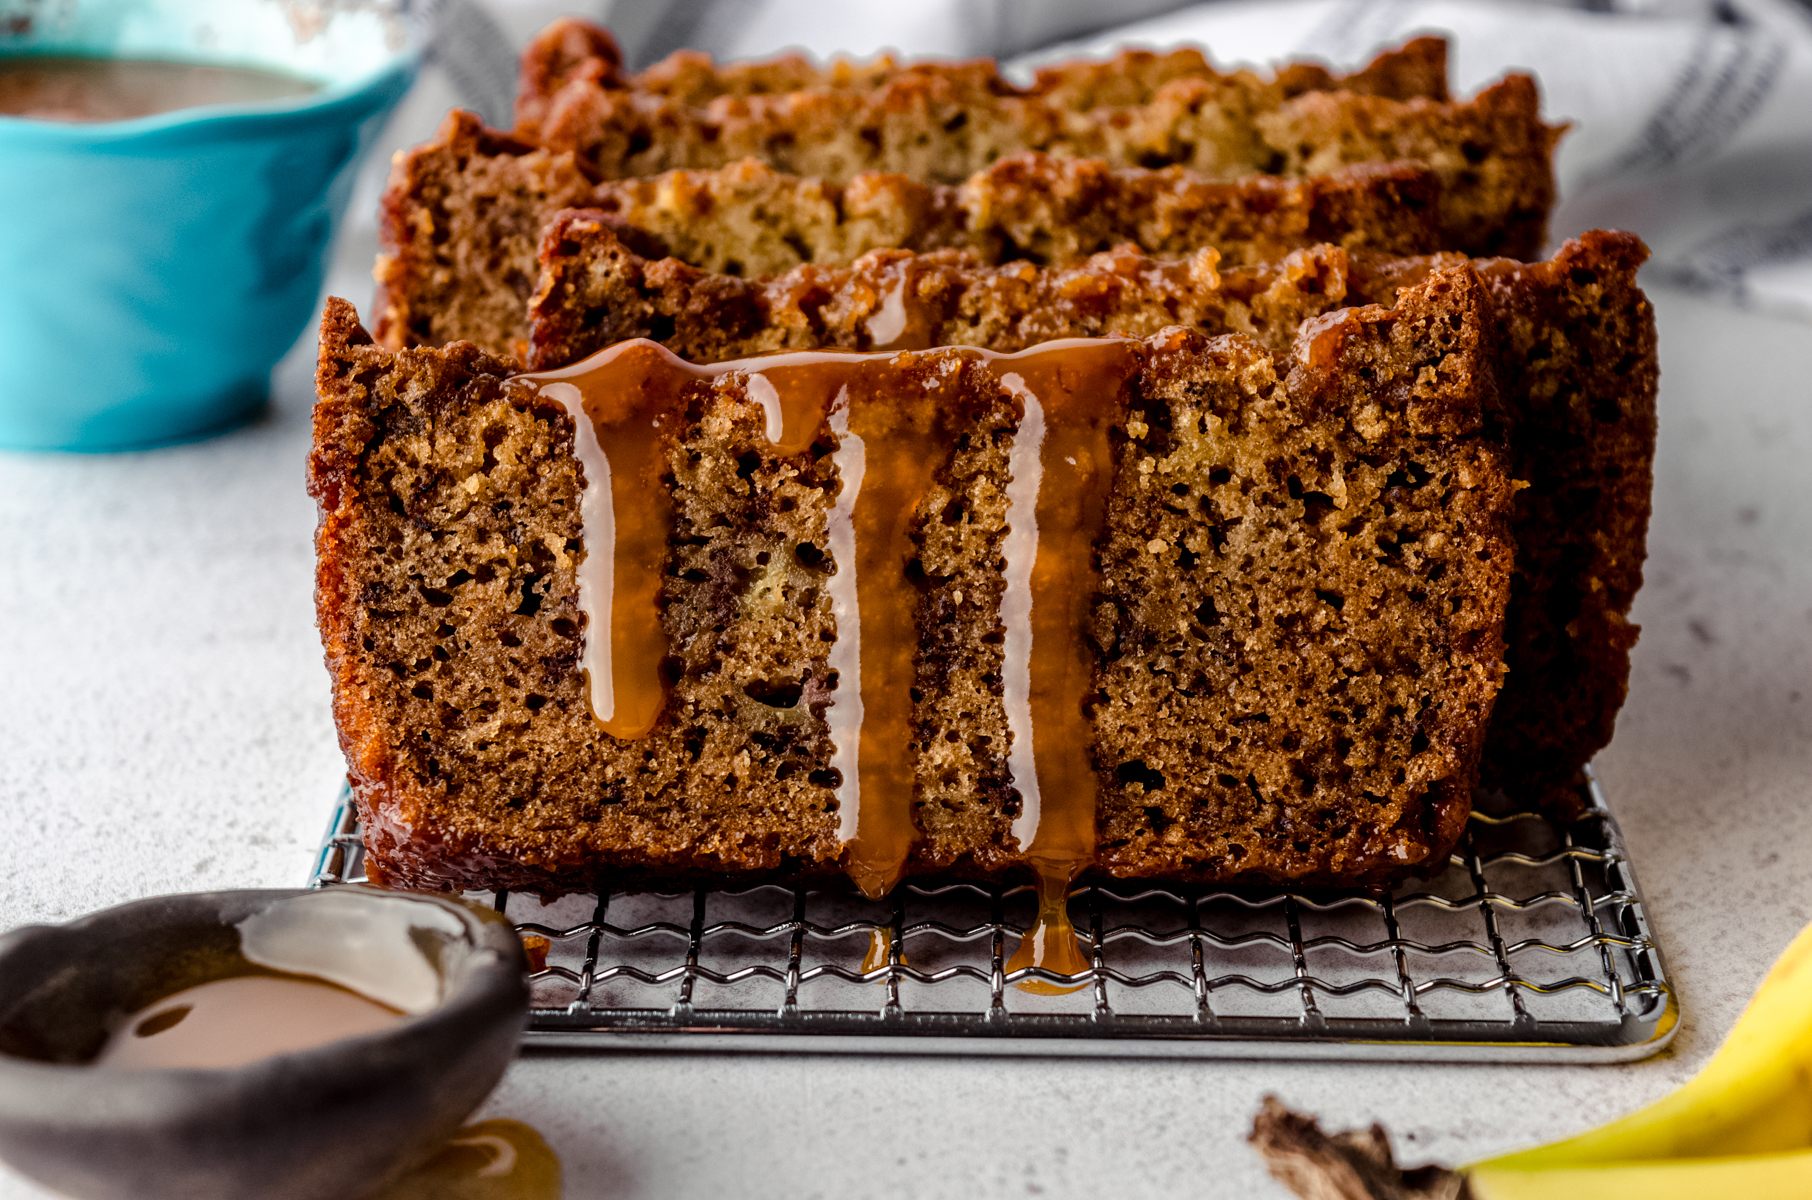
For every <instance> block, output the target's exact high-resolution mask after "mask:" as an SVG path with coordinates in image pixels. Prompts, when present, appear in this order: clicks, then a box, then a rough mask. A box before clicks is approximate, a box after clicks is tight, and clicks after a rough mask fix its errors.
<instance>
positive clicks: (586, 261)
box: [530, 212, 1658, 814]
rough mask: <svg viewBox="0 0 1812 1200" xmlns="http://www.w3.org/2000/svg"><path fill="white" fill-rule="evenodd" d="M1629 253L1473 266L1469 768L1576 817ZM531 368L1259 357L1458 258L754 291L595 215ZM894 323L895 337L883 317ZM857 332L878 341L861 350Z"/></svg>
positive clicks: (876, 262) (557, 250) (1646, 444)
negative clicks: (1480, 615)
mask: <svg viewBox="0 0 1812 1200" xmlns="http://www.w3.org/2000/svg"><path fill="white" fill-rule="evenodd" d="M1646 257H1647V251H1646V250H1645V249H1644V248H1643V246H1642V243H1641V241H1640V240H1639V239H1637V238H1636V237H1635V236H1633V235H1631V234H1626V233H1607V232H1602V231H1598V232H1593V233H1588V234H1586V235H1585V236H1583V237H1582V238H1579V239H1575V240H1573V241H1569V242H1567V243H1566V244H1565V245H1563V246H1562V247H1561V249H1560V250H1559V251H1557V252H1556V254H1555V255H1554V257H1553V258H1552V259H1551V260H1549V261H1547V262H1542V263H1533V264H1522V263H1515V262H1511V261H1508V260H1494V261H1486V262H1481V263H1479V264H1477V266H1478V269H1479V272H1480V275H1481V277H1482V278H1483V280H1484V282H1485V285H1486V288H1487V291H1488V293H1489V297H1490V299H1489V303H1488V304H1487V318H1486V319H1487V320H1488V321H1489V322H1490V323H1491V327H1492V329H1493V334H1492V338H1491V341H1492V345H1493V346H1494V347H1495V349H1496V353H1497V358H1498V370H1499V373H1500V375H1501V378H1502V379H1503V382H1504V391H1503V395H1504V399H1505V404H1504V409H1503V415H1502V418H1501V420H1502V423H1503V426H1504V430H1505V433H1506V436H1507V437H1508V440H1509V445H1510V450H1511V456H1512V458H1511V461H1512V473H1513V475H1514V476H1515V477H1516V478H1517V479H1518V480H1520V481H1524V482H1526V483H1527V484H1528V485H1529V486H1528V487H1527V488H1525V489H1524V490H1523V491H1522V493H1521V494H1519V496H1518V499H1517V504H1516V507H1515V513H1514V518H1513V527H1514V530H1515V534H1516V541H1517V547H1518V549H1517V574H1516V588H1515V593H1514V599H1513V601H1512V604H1511V607H1510V613H1509V617H1508V623H1507V641H1508V652H1507V661H1508V664H1509V668H1510V674H1509V678H1508V680H1507V682H1506V684H1505V687H1504V692H1503V696H1502V698H1501V699H1500V701H1499V704H1498V716H1497V717H1496V718H1495V719H1494V720H1493V722H1492V729H1491V736H1490V740H1489V741H1488V743H1487V747H1486V771H1485V779H1486V782H1487V783H1488V784H1490V785H1493V786H1504V787H1508V788H1512V789H1514V790H1515V792H1516V794H1517V795H1518V796H1519V797H1523V798H1526V799H1527V800H1529V801H1531V802H1539V803H1542V804H1544V805H1546V806H1548V807H1550V808H1551V809H1553V810H1554V811H1556V812H1558V813H1561V814H1572V813H1576V812H1577V811H1578V809H1579V805H1580V803H1581V801H1580V793H1579V790H1578V787H1577V784H1578V781H1579V772H1580V769H1581V767H1583V766H1584V764H1585V763H1586V762H1588V761H1589V760H1590V759H1591V757H1592V755H1593V754H1595V753H1596V752H1597V751H1598V750H1600V749H1602V748H1603V747H1604V746H1605V745H1606V744H1608V743H1609V741H1610V737H1611V732H1612V727H1613V724H1614V722H1615V720H1616V714H1617V711H1618V709H1619V708H1620V707H1621V706H1622V703H1623V698H1624V694H1625V691H1626V689H1627V684H1628V676H1629V652H1630V649H1631V647H1632V646H1633V645H1634V644H1635V639H1636V633H1637V629H1636V627H1635V626H1634V625H1632V624H1631V623H1630V622H1629V620H1628V614H1629V609H1630V605H1631V603H1632V602H1633V601H1634V599H1635V594H1636V591H1637V589H1638V588H1640V586H1641V583H1642V561H1643V557H1644V553H1645V546H1646V535H1647V528H1648V515H1649V503H1650V501H1649V496H1650V491H1651V482H1652V466H1653V460H1654V446H1655V392H1656V386H1657V382H1658V369H1657V365H1656V352H1655V328H1654V313H1653V310H1652V308H1651V307H1650V305H1649V303H1648V300H1647V298H1646V297H1644V296H1643V294H1642V292H1641V289H1640V288H1638V287H1637V286H1636V270H1637V268H1638V267H1639V266H1640V265H1641V263H1642V261H1643V260H1644V258H1646ZM542 260H543V272H542V281H541V287H540V290H539V291H538V292H537V294H536V298H535V301H534V305H533V325H534V328H533V337H532V344H531V351H530V361H531V363H533V364H534V365H535V366H537V367H538V368H546V367H553V366H558V365H561V364H564V363H568V362H573V361H577V360H578V359H580V358H583V357H585V356H586V355H588V354H590V353H592V352H593V351H594V350H596V349H597V348H599V347H601V346H604V345H608V344H610V343H611V342H614V341H617V340H620V339H622V338H629V337H654V338H657V339H658V340H660V341H662V342H663V343H665V344H666V345H668V346H669V347H671V348H672V349H673V350H674V352H675V353H677V354H679V355H680V356H682V357H684V358H688V359H692V360H694V361H698V362H712V361H716V360H719V359H726V358H736V357H741V356H744V355H748V354H758V353H765V352H769V351H775V350H785V349H807V348H817V347H824V346H834V347H842V348H847V349H852V350H865V349H871V348H874V347H876V346H877V345H882V346H885V345H890V344H891V345H909V346H928V345H972V346H985V347H988V348H991V349H995V350H1016V349H1020V348H1023V347H1025V346H1029V345H1033V344H1036V343H1038V342H1040V341H1045V340H1048V339H1051V338H1060V337H1095V336H1101V335H1103V334H1113V333H1119V334H1130V335H1135V336H1143V335H1147V334H1150V333H1153V332H1155V331H1157V330H1158V329H1161V328H1163V327H1166V326H1169V325H1173V324H1180V325H1187V326H1192V327H1194V328H1197V329H1200V330H1202V331H1203V332H1204V333H1207V334H1211V335H1212V334H1221V333H1230V332H1238V333H1245V334H1249V335H1251V336H1253V337H1256V338H1258V339H1259V340H1260V341H1262V342H1264V343H1265V344H1266V345H1267V346H1268V347H1270V349H1271V350H1272V351H1273V352H1274V353H1284V352H1287V351H1288V350H1289V348H1290V347H1291V346H1292V345H1293V344H1294V341H1295V339H1296V336H1297V333H1298V331H1299V330H1300V329H1301V328H1302V327H1303V326H1304V325H1305V324H1306V323H1308V322H1310V321H1312V320H1315V319H1317V318H1320V317H1322V316H1323V315H1324V314H1327V313H1329V312H1332V311H1334V310H1338V309H1340V308H1343V307H1346V306H1348V305H1357V304H1372V303H1380V304H1390V303H1392V302H1393V301H1394V300H1395V298H1396V296H1397V294H1398V292H1399V290H1400V289H1401V288H1402V287H1404V286H1406V285H1410V284H1414V283H1417V282H1419V281H1421V280H1422V279H1424V278H1426V277H1427V276H1428V274H1429V272H1430V271H1432V270H1436V269H1439V268H1440V267H1441V266H1443V265H1451V264H1455V263H1458V262H1460V261H1463V260H1462V259H1461V258H1460V257H1459V256H1457V255H1435V256H1428V257H1420V258H1401V259H1396V258H1386V257H1381V256H1377V255H1370V254H1349V253H1348V252H1346V251H1344V250H1342V249H1339V248H1337V247H1331V246H1324V247H1318V248H1315V249H1311V250H1305V251H1299V252H1295V253H1292V254H1291V255H1289V256H1287V257H1286V258H1284V259H1283V260H1282V261H1281V262H1279V263H1274V264H1257V265H1252V266H1247V267H1242V268H1239V269H1235V270H1228V271H1222V270H1221V269H1220V265H1219V263H1218V260H1217V256H1216V255H1215V252H1214V251H1212V250H1203V251H1198V252H1197V253H1196V254H1195V255H1193V256H1192V257H1190V258H1188V259H1186V260H1183V261H1181V262H1171V263H1167V262H1160V261H1156V260H1153V259H1150V258H1147V257H1145V256H1143V255H1141V254H1138V253H1137V252H1135V251H1133V250H1132V249H1131V248H1130V247H1127V248H1121V249H1119V250H1116V251H1113V252H1111V253H1108V254H1101V255H1096V256H1094V257H1093V258H1091V259H1089V260H1087V261H1086V262H1082V263H1078V264H1075V265H1072V266H1068V267H1061V268H1050V269H1045V270H1039V269H1035V268H1034V267H1032V266H1031V265H1030V264H1029V263H1013V264H1009V265H1006V266H1002V267H984V266H980V265H978V264H977V263H975V262H974V261H972V260H970V259H968V258H966V257H964V256H963V255H961V254H958V253H955V252H950V251H944V252H939V253H934V254H927V255H917V256H915V255H910V254H907V253H904V252H899V251H877V252H874V253H871V254H869V255H866V256H864V257H863V258H861V259H859V260H858V261H857V262H856V263H855V264H854V265H852V266H850V267H847V268H842V269H836V270H827V269H823V268H817V267H801V268H798V269H796V270H794V271H790V272H788V273H786V274H785V275H782V276H780V277H778V278H776V279H773V280H769V281H765V282H752V281H747V280H741V279H732V278H729V277H726V276H714V275H707V274H704V273H702V272H699V271H695V270H692V269H691V268H688V267H685V266H684V265H682V264H680V263H677V262H675V261H673V260H671V259H668V260H664V261H660V262H648V261H646V260H643V259H641V258H640V257H639V256H637V255H634V254H632V253H630V252H629V251H627V250H625V249H624V248H623V247H622V245H621V244H620V243H619V242H618V241H617V240H616V239H615V237H614V235H613V234H612V233H611V232H610V230H609V228H608V226H607V224H606V223H605V222H603V221H601V220H600V219H599V218H598V217H597V216H596V215H595V214H586V213H583V212H573V213H566V214H563V215H562V216H561V217H560V218H559V219H558V220H556V222H555V223H554V224H553V225H552V226H550V228H549V231H548V236H547V238H546V240H545V241H544V243H543V250H542ZM890 306H893V308H894V309H897V310H898V314H899V315H900V316H903V317H907V318H910V319H909V320H906V321H904V322H902V321H899V320H896V319H895V317H893V316H891V315H890ZM877 331H879V332H883V333H890V334H891V335H892V338H898V339H902V340H898V341H892V340H882V339H877V337H876V333H877Z"/></svg>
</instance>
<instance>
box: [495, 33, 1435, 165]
mask: <svg viewBox="0 0 1812 1200" xmlns="http://www.w3.org/2000/svg"><path fill="white" fill-rule="evenodd" d="M622 65H623V56H622V52H621V51H620V50H619V49H618V47H617V43H616V39H615V38H614V37H612V36H611V34H610V31H609V30H607V29H604V28H603V27H601V26H598V25H595V24H592V23H591V22H589V21H586V20H584V19H582V18H579V17H562V18H560V19H559V20H556V21H555V22H554V23H553V24H551V25H549V26H548V27H547V28H546V29H544V30H542V31H541V33H539V34H537V35H536V36H535V38H534V39H533V40H532V41H530V42H529V44H528V46H527V47H526V48H525V49H524V50H523V52H522V62H521V73H520V80H521V82H520V90H519V92H518V95H517V109H516V117H517V123H518V128H519V131H521V132H524V133H525V134H527V135H529V136H533V135H534V132H535V131H536V130H537V129H538V128H539V126H540V122H541V120H542V118H543V117H544V116H545V114H546V112H547V109H548V107H549V106H550V105H551V104H552V103H553V101H554V97H555V96H556V94H557V93H559V92H560V91H561V90H562V89H563V88H565V87H566V86H567V85H568V84H571V83H573V82H574V81H585V82H587V83H590V84H592V85H594V86H597V87H600V88H605V89H614V90H625V91H639V92H645V93H648V94H650V95H656V96H664V97H666V98H668V99H671V100H674V101H677V102H678V103H681V104H686V105H691V106H694V107H703V106H705V105H707V104H709V103H710V102H711V101H713V100H716V99H718V98H720V97H726V96H727V97H749V96H772V95H782V94H785V93H789V92H809V91H870V90H873V89H876V88H880V87H885V86H886V85H887V84H889V83H892V82H894V81H896V80H900V79H905V78H910V77H914V76H917V77H921V78H926V79H936V80H939V81H942V82H947V83H949V84H951V85H953V86H954V87H955V88H957V89H958V90H960V91H963V92H968V93H972V94H975V95H984V96H1042V97H1045V98H1046V99H1048V100H1049V101H1050V102H1051V103H1052V104H1053V105H1055V106H1057V107H1060V108H1066V109H1070V110H1072V111H1077V112H1080V111H1083V110H1085V109H1090V108H1099V107H1103V106H1126V105H1136V104H1147V103H1150V101H1151V99H1152V97H1153V96H1155V95H1156V94H1157V93H1158V91H1159V90H1160V89H1162V88H1163V87H1164V86H1165V85H1166V84H1168V83H1171V82H1173V81H1175V80H1179V79H1209V80H1217V79H1223V78H1233V77H1242V76H1243V77H1246V78H1250V79H1255V78H1256V77H1255V76H1252V75H1251V73H1250V72H1245V71H1236V72H1222V71H1217V70H1216V69H1215V67H1214V65H1213V64H1212V63H1210V62H1209V61H1208V58H1207V56H1206V55H1204V54H1203V53H1202V52H1201V51H1200V50H1198V49H1195V48H1194V47H1184V48H1182V49H1178V50H1173V51H1169V52H1167V53H1162V54H1160V53H1155V52H1153V51H1150V50H1138V49H1131V50H1123V51H1121V52H1119V53H1118V54H1116V55H1114V56H1113V57H1112V58H1109V59H1105V60H1089V59H1077V60H1075V61H1073V62H1067V63H1059V64H1055V65H1052V66H1047V67H1042V68H1040V69H1039V70H1038V72H1037V74H1036V76H1035V78H1034V80H1033V82H1032V84H1031V86H1030V87H1019V86H1017V85H1015V84H1013V83H1012V82H1010V81H1009V80H1007V79H1006V77H1005V76H1003V75H1002V74H1001V73H1000V66H999V64H998V63H997V62H995V61H994V60H993V59H987V58H978V59H967V60H950V59H930V60H920V61H917V62H905V63H902V62H900V61H898V60H897V59H895V58H893V57H892V56H891V55H885V54H883V55H879V56H877V57H875V58H873V59H869V60H867V61H858V60H855V59H850V58H844V57H838V58H835V59H832V60H831V61H830V62H829V63H828V64H822V65H821V64H819V63H817V62H815V61H813V60H812V59H810V58H808V57H806V56H805V55H802V54H783V55H778V56H776V57H774V58H768V59H756V60H749V61H741V62H730V63H718V62H715V61H713V60H712V58H711V57H710V56H709V55H707V54H700V53H699V52H697V51H695V50H680V51H676V52H675V53H673V54H671V55H669V56H668V57H667V58H665V59H663V60H662V61H660V62H658V63H656V64H654V65H653V66H651V67H648V68H647V69H646V70H643V71H640V72H638V73H636V74H633V75H629V74H626V73H625V72H624V71H623V69H622ZM1273 84H1274V86H1275V87H1276V88H1277V90H1278V92H1279V93H1280V94H1281V95H1283V96H1285V97H1290V96H1297V95H1300V94H1302V93H1304V92H1309V91H1329V90H1334V89H1342V90H1346V91H1351V92H1358V93H1362V94H1366V95H1375V96H1385V97H1388V98H1390V99H1394V100H1407V99H1410V98H1412V97H1415V96H1423V97H1427V98H1428V99H1430V100H1446V99H1447V98H1448V93H1447V42H1446V40H1445V39H1443V38H1439V37H1419V38H1415V39H1414V40H1412V41H1410V42H1409V43H1407V44H1406V45H1404V46H1403V47H1402V48H1400V49H1396V50H1387V51H1384V52H1383V53H1381V54H1379V55H1378V57H1377V58H1376V59H1375V60H1373V62H1372V63H1371V64H1370V65H1368V66H1367V67H1365V68H1364V69H1363V70H1361V71H1357V72H1354V73H1352V74H1348V75H1335V74H1334V73H1333V72H1331V71H1329V70H1328V69H1327V68H1326V67H1323V66H1321V65H1320V64H1318V63H1310V62H1298V63H1289V64H1287V65H1285V66H1283V67H1282V68H1280V69H1279V71H1278V73H1277V76H1276V79H1275V80H1274V81H1273Z"/></svg>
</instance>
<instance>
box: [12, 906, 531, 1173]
mask: <svg viewBox="0 0 1812 1200" xmlns="http://www.w3.org/2000/svg"><path fill="white" fill-rule="evenodd" d="M525 969H526V960H525V958H524V955H523V951H522V944H521V942H520V940H519V939H518V938H517V936H516V934H515V931H514V930H513V929H512V928H511V927H510V926H509V924H508V923H507V922H505V921H504V920H503V919H502V918H501V917H499V916H497V915H496V914H495V913H491V912H489V911H487V910H483V909H478V908H475V907H473V906H469V905H466V904H464V903H462V902H460V901H457V900H452V899H448V898H444V897H437V896H418V895H409V894H405V893H400V892H385V891H381V890H378V889H375V888H363V887H339V888H332V889H328V890H325V891H318V892H311V891H287V890H284V891H274V890H273V891H236V892H211V893H200V894H195V895H187V896H166V897H159V898H157V899H152V900H141V901H138V902H136V903H132V904H126V905H122V906H120V907H118V908H113V909H108V910H106V911H103V912H99V913H95V914H93V915H91V916H88V917H84V918H82V919H80V920H77V921H73V922H71V923H69V924H67V925H59V926H28V927H26V928H23V929H17V930H14V931H13V932H11V933H9V934H7V935H5V936H4V937H0V1158H4V1159H5V1160H6V1161H7V1162H8V1163H9V1164H10V1165H11V1166H12V1167H13V1168H14V1169H15V1170H18V1171H19V1172H20V1173H21V1174H24V1175H26V1176H28V1177H30V1178H32V1179H35V1180H37V1181H38V1182H40V1183H42V1184H44V1185H45V1186H47V1187H49V1188H52V1189H53V1190H55V1191H57V1192H60V1193H62V1194H65V1195H68V1196H74V1197H79V1198H92V1200H102V1198H109V1200H110V1198H114V1197H118V1198H120V1200H125V1198H127V1197H131V1198H134V1200H162V1198H164V1197H170V1198H172V1200H174V1198H175V1197H183V1198H184V1200H214V1198H216V1197H218V1198H219V1200H228V1198H232V1200H243V1198H245V1197H251V1196H256V1197H259V1200H316V1198H319V1200H326V1198H327V1197H346V1196H360V1195H366V1194H369V1193H371V1192H373V1191H374V1190H375V1189H378V1188H380V1186H381V1185H383V1184H385V1183H386V1181H388V1180H392V1179H396V1178H398V1177H399V1176H402V1175H403V1174H404V1173H405V1172H407V1171H409V1170H410V1169H411V1168H412V1167H416V1166H418V1165H420V1164H422V1163H424V1162H427V1161H429V1160H430V1159H431V1157H432V1156H433V1155H434V1154H435V1153H436V1151H437V1150H440V1149H441V1148H442V1147H443V1146H444V1145H445V1144H446V1142H447V1140H448V1138H449V1137H452V1136H453V1135H454V1134H455V1133H456V1131H458V1130H459V1127H460V1125H461V1122H462V1121H464V1120H465V1118H466V1117H467V1116H468V1115H469V1114H470V1113H471V1112H472V1110H473V1109H475V1108H476V1107H477V1106H478V1105H479V1103H480V1102H482V1101H483V1099H484V1097H485V1096H486V1094H488V1093H489V1092H490V1090H491V1088H492V1087H493V1086H494V1085H495V1084H496V1082H497V1080H498V1078H499V1077H501V1075H502V1074H503V1071H504V1069H505V1068H506V1067H507V1066H508V1065H509V1062H510V1060H511V1058H512V1057H514V1054H515V1050H516V1045H517V1042H518V1038H519V1036H520V1034H521V1030H522V1027H523V1024H524V1022H525V1020H526V1016H527V1011H528V990H527V985H526V983H525V979H524V971H525Z"/></svg>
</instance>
